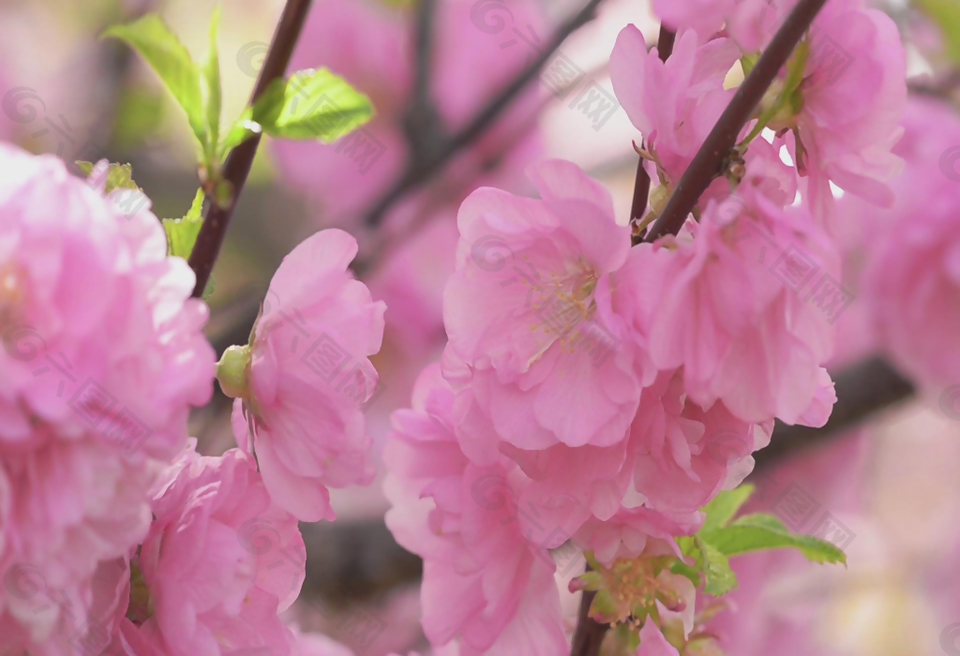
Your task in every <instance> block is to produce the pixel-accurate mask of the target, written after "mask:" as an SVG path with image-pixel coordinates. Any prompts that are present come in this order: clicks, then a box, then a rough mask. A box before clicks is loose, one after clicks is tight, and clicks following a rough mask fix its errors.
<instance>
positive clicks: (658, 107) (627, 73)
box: [610, 25, 741, 197]
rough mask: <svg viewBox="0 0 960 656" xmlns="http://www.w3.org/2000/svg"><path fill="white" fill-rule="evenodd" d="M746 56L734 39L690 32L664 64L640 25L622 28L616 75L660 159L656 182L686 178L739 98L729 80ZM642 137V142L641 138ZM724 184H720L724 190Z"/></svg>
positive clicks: (622, 97)
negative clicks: (703, 146) (725, 112)
mask: <svg viewBox="0 0 960 656" xmlns="http://www.w3.org/2000/svg"><path fill="white" fill-rule="evenodd" d="M740 54H741V53H740V49H739V48H737V46H736V44H735V43H734V42H733V41H731V40H730V39H715V40H713V41H709V42H705V43H703V42H700V41H698V39H697V35H696V34H695V33H693V32H685V33H683V34H681V35H679V37H678V38H677V42H676V45H675V47H674V51H673V54H672V55H671V56H670V58H669V59H668V60H667V61H666V62H663V61H661V60H660V57H659V55H658V51H657V49H656V48H654V49H652V50H650V51H649V52H648V51H647V46H646V42H645V41H644V38H643V34H641V33H640V30H638V29H637V28H636V27H635V26H633V25H628V26H627V27H625V28H623V30H622V31H621V32H620V35H619V36H618V37H617V43H616V45H615V46H614V49H613V54H612V55H611V57H610V79H611V81H612V83H613V89H614V91H615V92H616V94H617V98H618V100H619V101H620V103H621V104H622V105H623V109H624V111H626V113H627V116H629V117H630V121H631V122H632V123H633V125H634V127H636V128H637V129H638V130H639V131H640V133H641V135H642V137H643V142H644V147H645V148H646V150H647V151H648V152H649V153H650V154H651V155H652V156H653V157H654V160H655V166H654V165H653V164H652V163H648V170H649V172H650V174H651V179H652V180H654V181H660V182H663V183H665V184H666V185H667V188H668V189H670V188H672V186H673V185H676V184H677V182H679V181H680V177H681V176H682V175H683V172H684V171H686V169H687V167H688V166H689V165H690V162H691V161H692V160H693V157H694V155H696V153H697V151H698V150H699V149H700V146H701V144H703V141H704V139H706V137H707V135H708V134H709V132H710V130H711V129H712V128H713V126H714V125H715V124H716V122H717V119H718V118H720V114H722V113H723V110H724V109H725V108H726V106H727V104H728V103H729V102H730V99H731V98H732V97H733V91H729V90H724V88H723V81H724V77H725V76H726V74H727V71H729V70H730V68H731V67H732V66H733V65H734V64H735V63H736V61H737V59H738V58H739V57H740ZM636 141H637V144H638V145H639V143H640V139H637V140H636ZM720 182H722V181H718V183H715V185H716V186H717V187H718V189H719V188H720V186H721V185H720V184H719V183H720ZM709 196H710V194H708V197H709Z"/></svg>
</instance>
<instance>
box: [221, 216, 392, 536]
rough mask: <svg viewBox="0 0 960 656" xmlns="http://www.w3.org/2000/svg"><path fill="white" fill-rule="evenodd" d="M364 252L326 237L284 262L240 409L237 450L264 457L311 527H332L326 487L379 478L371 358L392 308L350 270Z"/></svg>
mask: <svg viewBox="0 0 960 656" xmlns="http://www.w3.org/2000/svg"><path fill="white" fill-rule="evenodd" d="M356 253H357V242H356V240H355V239H354V238H353V237H351V236H350V235H348V234H347V233H345V232H343V231H341V230H324V231H321V232H318V233H316V234H315V235H313V236H312V237H309V238H307V239H306V240H305V241H304V242H303V243H301V244H300V245H299V246H297V247H296V248H295V249H294V250H293V251H292V252H291V253H290V254H289V255H287V257H285V258H284V260H283V262H282V263H281V264H280V267H279V268H278V269H277V272H276V273H275V274H274V277H273V280H272V281H271V282H270V289H269V291H268V292H267V298H266V299H265V301H264V306H263V312H262V315H261V317H260V319H259V320H258V322H257V325H256V327H255V329H254V330H255V332H254V335H253V339H252V342H251V344H250V347H249V353H247V354H246V356H245V357H247V358H249V359H248V360H245V361H244V362H247V361H248V362H249V364H248V365H247V367H248V370H246V371H245V372H244V374H243V375H244V377H245V379H246V380H245V387H246V389H245V390H243V398H242V399H241V398H238V399H237V400H236V401H235V402H234V411H233V427H234V434H235V435H236V438H237V443H238V444H239V445H240V446H241V448H243V449H244V450H246V451H248V452H249V451H251V450H252V452H254V453H255V454H256V458H257V462H258V464H259V467H260V471H261V472H262V473H263V480H264V484H265V485H266V486H267V489H268V490H269V491H270V495H271V496H272V497H273V498H274V500H275V501H276V502H277V503H278V504H279V505H280V506H282V507H283V508H285V509H287V510H288V511H289V512H291V513H293V514H294V515H295V516H296V517H297V518H298V519H301V520H303V521H319V520H321V519H333V518H334V512H333V509H332V508H331V507H330V494H329V491H328V488H329V487H337V488H339V487H346V486H348V485H353V484H361V485H363V484H368V483H369V482H370V481H371V480H372V479H373V475H374V467H373V462H372V460H371V457H370V456H371V454H370V447H371V440H370V437H369V435H368V434H367V432H366V427H365V420H364V416H363V411H362V405H363V404H364V403H366V402H368V401H370V400H371V399H372V398H373V397H374V394H375V391H376V389H377V387H378V385H379V378H378V376H377V372H376V370H375V369H374V368H373V365H372V364H371V363H370V360H369V359H368V356H370V355H372V354H374V353H376V352H377V351H378V350H379V349H380V343H381V341H382V339H383V313H384V309H385V306H384V304H383V303H382V302H376V303H375V302H373V300H372V298H371V297H370V291H369V290H368V289H367V287H366V286H365V285H364V284H363V283H362V282H359V281H357V280H355V279H354V278H353V275H352V274H351V273H350V272H349V271H348V270H347V267H348V266H349V264H350V262H351V260H353V258H354V256H355V255H356ZM251 431H252V441H253V444H250V441H251V440H250V437H249V434H250V432H251Z"/></svg>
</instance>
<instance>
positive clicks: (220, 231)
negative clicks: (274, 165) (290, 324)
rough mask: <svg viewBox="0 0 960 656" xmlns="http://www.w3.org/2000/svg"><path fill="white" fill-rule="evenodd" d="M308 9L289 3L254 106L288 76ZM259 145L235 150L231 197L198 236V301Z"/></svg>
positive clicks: (226, 172)
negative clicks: (272, 86) (268, 89)
mask: <svg viewBox="0 0 960 656" xmlns="http://www.w3.org/2000/svg"><path fill="white" fill-rule="evenodd" d="M309 10H310V0H287V4H286V6H285V7H284V8H283V14H282V15H281V16H280V22H279V23H277V29H276V30H275V31H274V33H273V41H271V43H270V49H269V51H268V52H267V57H266V60H265V61H264V63H263V68H262V69H260V76H259V77H258V78H257V84H256V86H254V88H253V94H252V95H251V96H250V104H251V105H252V104H253V102H254V101H255V100H256V99H257V98H259V97H260V96H261V95H262V94H263V93H264V92H265V91H266V90H267V87H268V86H269V85H270V83H271V82H273V81H274V80H275V79H277V78H280V77H283V75H284V74H285V73H286V71H287V65H288V64H289V63H290V57H291V55H293V49H294V46H296V44H297V39H299V38H300V31H301V30H302V29H303V24H304V21H306V18H307V13H308V12H309ZM259 145H260V135H256V136H255V137H252V138H250V139H248V140H247V141H244V142H243V143H242V144H240V145H239V146H237V147H236V148H234V149H233V152H231V153H230V155H229V156H228V157H227V161H226V162H224V164H223V179H224V181H225V182H227V183H228V184H229V185H230V189H231V192H232V193H231V194H230V196H231V198H230V201H229V203H228V204H227V205H226V206H225V207H221V206H220V205H218V204H217V203H210V208H209V209H208V210H207V216H206V218H205V219H204V221H203V226H202V227H201V228H200V234H198V235H197V243H196V245H195V246H194V247H193V252H192V253H191V254H190V268H191V269H193V271H194V273H195V274H196V276H197V283H196V286H194V288H193V296H194V297H197V298H199V297H200V296H201V295H203V290H204V289H205V288H206V286H207V281H208V280H209V279H210V273H211V272H212V271H213V265H214V264H215V263H216V261H217V256H218V255H220V247H221V246H222V245H223V239H224V237H225V236H226V234H227V228H228V227H229V225H230V219H231V218H233V210H234V208H235V207H236V206H237V201H238V200H239V198H240V192H241V191H243V185H244V184H245V183H246V181H247V176H248V175H249V174H250V167H251V166H252V165H253V158H254V156H255V155H256V154H257V146H259Z"/></svg>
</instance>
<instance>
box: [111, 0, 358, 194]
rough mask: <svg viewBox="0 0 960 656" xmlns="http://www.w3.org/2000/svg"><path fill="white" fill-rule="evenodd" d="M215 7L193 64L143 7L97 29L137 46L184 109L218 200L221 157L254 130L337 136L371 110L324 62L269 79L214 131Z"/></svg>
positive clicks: (207, 183) (205, 179)
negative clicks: (136, 15)
mask: <svg viewBox="0 0 960 656" xmlns="http://www.w3.org/2000/svg"><path fill="white" fill-rule="evenodd" d="M219 27H220V8H219V7H217V8H216V9H215V10H214V13H213V17H212V19H211V21H210V47H209V49H208V51H207V54H206V56H205V57H204V59H203V60H202V61H201V63H200V64H199V65H198V64H196V63H195V62H194V61H193V59H192V58H191V57H190V53H189V52H187V49H186V48H185V47H184V46H183V44H182V43H180V41H179V39H178V38H177V37H176V35H175V34H174V33H173V32H172V31H171V30H170V28H169V27H168V26H167V25H166V23H164V22H163V20H162V19H161V18H160V17H159V16H157V15H155V14H150V15H147V16H144V17H143V18H140V19H138V20H136V21H134V22H132V23H128V24H126V25H115V26H113V27H110V28H108V29H107V30H106V31H104V33H103V36H104V37H111V38H116V39H120V40H122V41H123V42H125V43H127V44H128V45H129V46H130V47H132V48H133V49H134V50H136V51H137V52H138V53H140V55H141V56H142V57H143V58H144V59H145V60H146V61H147V63H148V64H150V66H151V67H152V68H153V69H154V71H156V73H157V75H159V76H160V79H161V80H163V83H164V84H165V85H166V87H167V89H168V90H169V91H170V93H171V94H173V97H174V98H175V99H176V101H177V103H179V105H180V107H182V108H183V110H184V112H186V114H187V119H188V120H189V122H190V127H191V129H192V130H193V133H194V135H195V136H196V138H197V141H198V142H199V144H200V150H201V153H202V155H203V156H202V158H201V161H200V164H201V181H202V183H203V188H204V189H205V190H206V192H207V194H208V195H209V196H211V198H212V199H213V200H214V201H215V202H218V203H220V202H221V201H220V198H221V194H220V193H219V192H218V189H219V183H220V181H221V180H220V164H221V163H222V162H223V161H224V160H225V159H226V157H227V155H229V154H230V151H232V150H233V149H234V148H236V147H237V146H239V145H240V144H241V143H243V142H244V141H246V140H247V139H249V138H250V137H253V136H255V135H258V134H262V133H266V134H269V135H271V136H273V137H278V138H283V139H318V140H320V141H323V142H324V143H330V142H332V141H336V140H337V139H339V138H340V137H342V136H344V135H346V134H348V133H349V132H351V131H353V130H355V129H357V128H358V127H360V126H361V125H363V124H364V123H366V122H367V121H369V120H370V119H371V118H372V117H373V106H372V105H371V104H370V99H369V98H367V97H366V96H365V95H363V94H362V93H360V92H358V91H357V90H356V89H354V88H353V87H352V86H350V85H349V84H348V83H347V82H346V81H345V80H343V79H342V78H340V77H337V76H336V75H334V74H333V73H331V72H330V71H328V70H326V69H321V70H319V71H316V70H313V69H308V70H303V71H299V72H297V73H295V74H294V75H293V76H292V77H291V79H290V80H289V81H287V80H282V79H278V80H274V81H273V82H272V83H271V84H270V85H269V86H268V88H267V90H266V92H265V93H263V94H262V95H261V96H260V98H258V99H257V101H256V103H254V105H253V106H252V107H248V108H247V109H246V111H245V112H244V113H243V114H242V115H241V116H240V118H239V119H237V121H235V122H234V123H233V124H232V126H231V128H230V129H229V130H227V131H226V133H225V134H223V135H221V131H220V119H221V113H222V88H221V81H220V57H219V55H218V52H217V34H218V31H219Z"/></svg>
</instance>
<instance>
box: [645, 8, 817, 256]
mask: <svg viewBox="0 0 960 656" xmlns="http://www.w3.org/2000/svg"><path fill="white" fill-rule="evenodd" d="M826 2H827V0H801V1H800V2H799V3H798V4H797V6H796V7H795V8H794V10H793V12H791V14H790V16H789V17H787V20H786V21H785V22H784V23H783V25H782V26H781V27H780V29H779V30H778V31H777V33H776V35H775V36H774V37H773V40H772V41H770V45H769V46H767V48H766V49H765V50H764V51H763V54H762V55H761V56H760V59H758V60H757V64H756V66H754V68H753V70H752V71H751V72H750V74H749V75H748V76H747V77H746V79H745V80H744V81H743V84H741V85H740V88H739V89H737V93H736V95H734V97H733V100H731V101H730V104H729V105H728V106H727V108H726V110H724V112H723V114H722V115H721V116H720V120H718V121H717V124H716V126H714V128H713V130H712V131H711V132H710V134H709V135H708V136H707V138H706V140H705V141H704V142H703V145H702V146H701V147H700V150H699V151H698V152H697V155H696V156H695V157H694V158H693V161H692V162H691V163H690V166H689V168H687V170H686V171H685V172H684V174H683V177H682V178H681V179H680V182H679V183H678V184H677V188H676V189H675V190H674V192H673V194H672V195H671V196H670V200H669V201H667V206H666V207H665V208H664V210H663V213H662V214H661V215H660V218H658V219H657V221H656V223H654V224H653V227H652V228H651V229H650V232H649V233H648V234H647V236H646V238H645V239H644V241H648V242H651V241H654V240H656V239H658V238H660V237H662V236H664V235H667V234H673V235H675V234H677V233H678V232H680V228H681V227H683V223H684V221H686V220H687V216H688V215H689V214H690V212H691V211H692V210H693V208H694V206H695V205H696V204H697V201H698V200H699V199H700V196H701V195H702V194H703V192H704V191H706V189H707V187H709V186H710V183H711V182H712V181H713V180H714V178H716V177H717V176H718V175H721V173H722V171H721V167H722V165H723V161H724V159H726V157H727V155H729V153H730V150H731V149H732V148H733V147H734V145H736V141H737V137H738V136H739V134H740V131H741V130H743V126H744V125H746V124H747V121H749V120H750V117H751V116H752V115H753V112H754V110H755V109H756V108H757V105H759V104H760V101H761V100H762V99H763V95H764V94H765V93H766V92H767V89H768V88H770V84H771V83H772V82H773V80H774V78H776V77H777V74H778V73H779V72H780V70H781V69H782V68H783V65H784V64H786V63H787V59H789V58H790V55H791V53H793V50H794V48H796V46H797V44H798V43H799V42H800V39H802V38H803V35H804V33H805V32H806V31H807V30H808V29H809V28H810V25H812V24H813V20H814V18H816V17H817V14H818V13H819V12H820V10H821V9H822V8H823V6H824V5H825V4H826Z"/></svg>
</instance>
